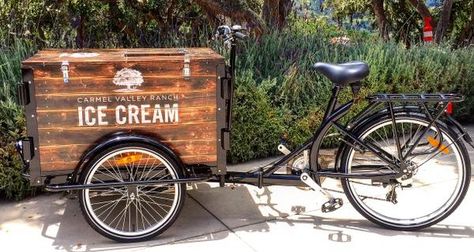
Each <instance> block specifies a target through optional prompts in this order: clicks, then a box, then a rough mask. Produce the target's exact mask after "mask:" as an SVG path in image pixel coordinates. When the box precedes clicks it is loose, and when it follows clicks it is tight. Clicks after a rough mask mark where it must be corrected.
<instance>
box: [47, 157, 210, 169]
mask: <svg viewBox="0 0 474 252" xmlns="http://www.w3.org/2000/svg"><path fill="white" fill-rule="evenodd" d="M180 158H181V160H182V161H183V163H185V164H206V165H215V164H216V161H217V156H216V155H201V156H180ZM78 163H79V161H78V160H71V161H64V162H41V169H42V171H43V172H51V171H64V172H65V173H70V172H72V170H74V168H76V166H77V164H78Z"/></svg>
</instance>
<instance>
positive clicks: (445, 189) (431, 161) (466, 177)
mask: <svg viewBox="0 0 474 252" xmlns="http://www.w3.org/2000/svg"><path fill="white" fill-rule="evenodd" d="M428 126H429V121H428V120H427V119H426V118H424V117H414V116H398V117H397V118H396V129H397V132H398V139H399V141H400V145H401V147H402V148H401V150H402V153H403V155H405V156H406V164H407V168H406V174H405V176H404V177H401V178H398V179H342V180H341V181H342V186H343V189H344V192H345V194H346V196H347V198H348V199H349V201H350V202H351V204H352V205H353V206H354V208H355V209H356V210H357V211H358V212H359V213H361V214H362V215H363V216H364V217H366V218H367V219H369V220H370V221H372V222H374V223H376V224H379V225H382V226H384V227H388V228H391V229H398V230H416V229H421V228H424V227H428V226H431V225H433V224H435V223H437V222H439V221H441V220H443V219H444V218H446V217H447V216H449V215H450V214H451V213H452V212H453V211H454V210H455V209H456V208H457V206H458V205H459V204H460V203H461V201H462V199H463V198H464V196H465V194H466V191H467V188H468V186H469V181H470V175H471V168H470V161H469V156H468V155H467V151H466V148H465V146H464V144H463V143H462V142H461V140H460V139H459V137H458V136H457V135H456V134H455V133H453V132H452V131H451V130H449V129H448V128H446V127H443V126H442V125H440V124H438V127H435V126H431V127H430V128H429V129H428V130H427V132H426V133H425V134H422V132H423V131H424V130H425V129H427V127H428ZM393 129H394V128H393V125H392V121H391V118H390V117H385V118H380V120H373V121H371V122H369V123H368V124H367V125H365V126H362V128H361V129H360V130H358V131H357V133H356V135H357V136H358V137H359V138H360V139H362V140H364V141H366V142H370V143H372V144H374V145H377V146H378V147H380V148H381V149H383V150H384V151H385V152H387V153H390V154H392V155H393V156H394V157H397V156H398V151H397V145H396V141H395V138H394V135H393ZM419 136H421V138H420V139H421V140H420V141H419V143H418V144H417V145H415V141H416V139H417V138H418V137H419ZM414 145H415V147H414V149H413V151H412V153H411V154H408V155H407V153H408V151H409V149H410V148H411V147H412V146H414ZM341 168H342V169H343V171H344V172H346V173H349V174H357V173H366V172H377V171H378V172H391V171H393V170H392V169H391V168H389V167H388V166H387V164H386V163H385V162H384V161H382V160H381V159H380V158H379V157H378V156H377V155H375V154H374V153H372V152H370V151H367V150H364V149H363V148H357V147H348V148H346V149H345V150H344V152H343V153H342V155H341Z"/></svg>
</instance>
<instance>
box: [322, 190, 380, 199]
mask: <svg viewBox="0 0 474 252" xmlns="http://www.w3.org/2000/svg"><path fill="white" fill-rule="evenodd" d="M321 188H322V189H323V190H326V191H329V192H335V193H342V194H345V193H344V191H340V190H335V189H330V188H326V187H321ZM359 197H363V198H364V199H363V200H365V199H373V200H380V201H388V200H387V199H383V198H376V197H372V196H365V195H359Z"/></svg>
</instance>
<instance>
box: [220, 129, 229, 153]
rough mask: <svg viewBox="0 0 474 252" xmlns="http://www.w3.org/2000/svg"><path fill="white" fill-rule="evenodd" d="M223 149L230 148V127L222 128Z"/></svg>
mask: <svg viewBox="0 0 474 252" xmlns="http://www.w3.org/2000/svg"><path fill="white" fill-rule="evenodd" d="M221 139H222V141H221V144H222V149H224V150H230V131H229V130H228V129H222V130H221Z"/></svg>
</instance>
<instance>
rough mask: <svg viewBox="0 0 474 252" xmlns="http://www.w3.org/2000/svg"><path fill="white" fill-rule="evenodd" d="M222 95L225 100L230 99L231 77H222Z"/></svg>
mask: <svg viewBox="0 0 474 252" xmlns="http://www.w3.org/2000/svg"><path fill="white" fill-rule="evenodd" d="M221 87H222V88H221V97H222V98H223V99H225V100H230V97H231V96H232V90H231V89H232V87H231V78H228V77H221Z"/></svg>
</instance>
